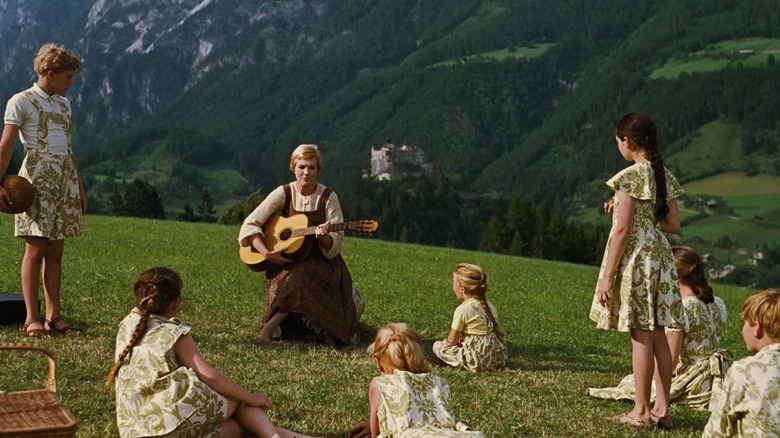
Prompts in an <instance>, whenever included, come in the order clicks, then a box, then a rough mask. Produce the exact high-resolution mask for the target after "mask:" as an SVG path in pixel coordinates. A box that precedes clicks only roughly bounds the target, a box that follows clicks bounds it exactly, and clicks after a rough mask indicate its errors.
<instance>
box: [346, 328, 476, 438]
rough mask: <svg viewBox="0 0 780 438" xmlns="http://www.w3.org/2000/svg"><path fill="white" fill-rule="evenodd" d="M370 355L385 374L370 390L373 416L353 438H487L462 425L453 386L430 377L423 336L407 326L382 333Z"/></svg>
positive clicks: (359, 424) (378, 378) (355, 430)
mask: <svg viewBox="0 0 780 438" xmlns="http://www.w3.org/2000/svg"><path fill="white" fill-rule="evenodd" d="M368 351H369V353H370V354H371V356H372V357H373V358H374V361H375V362H376V366H377V368H379V372H380V374H381V375H379V376H377V377H374V379H373V380H371V384H370V385H369V386H368V401H369V405H370V407H371V414H370V418H369V421H368V424H366V422H362V423H358V424H357V425H355V426H354V427H353V428H352V429H351V430H350V432H349V436H350V437H353V438H357V437H363V436H368V434H369V432H370V434H371V435H370V436H371V437H373V438H376V437H385V438H389V437H394V436H395V437H398V436H403V437H434V436H435V437H484V436H485V434H484V433H482V432H478V431H471V430H469V428H468V427H467V426H466V425H465V424H463V423H461V422H459V421H457V420H456V418H455V416H454V415H453V414H452V410H451V409H450V402H449V399H450V390H449V385H448V384H447V381H446V380H444V379H443V378H441V377H439V376H434V375H433V374H431V373H430V369H429V368H428V365H427V364H426V363H425V355H424V353H423V348H422V344H421V343H420V335H419V334H418V333H417V332H416V331H415V330H414V329H412V328H411V327H409V326H408V325H406V324H404V323H393V324H387V325H386V326H384V327H382V328H381V329H379V331H378V332H377V334H376V338H375V340H374V343H373V344H371V345H370V346H369V347H368Z"/></svg>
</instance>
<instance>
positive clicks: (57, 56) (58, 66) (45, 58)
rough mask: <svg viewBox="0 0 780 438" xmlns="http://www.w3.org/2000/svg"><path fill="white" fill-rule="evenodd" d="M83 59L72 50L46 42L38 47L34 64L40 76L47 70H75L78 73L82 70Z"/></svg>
mask: <svg viewBox="0 0 780 438" xmlns="http://www.w3.org/2000/svg"><path fill="white" fill-rule="evenodd" d="M81 65H82V62H81V59H80V58H79V57H78V56H76V55H74V54H73V53H72V52H71V51H70V50H68V49H65V48H63V47H60V46H57V45H56V44H53V43H48V44H44V45H43V46H41V48H40V49H38V54H37V55H36V56H35V61H34V62H33V66H34V67H35V72H36V73H38V76H43V75H45V74H46V72H47V71H49V70H52V71H54V72H58V73H59V72H61V71H66V70H73V71H75V72H76V73H80V72H81Z"/></svg>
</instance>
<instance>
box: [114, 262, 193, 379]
mask: <svg viewBox="0 0 780 438" xmlns="http://www.w3.org/2000/svg"><path fill="white" fill-rule="evenodd" d="M181 288H182V281H181V277H180V276H179V274H178V273H177V272H176V271H173V270H171V269H168V268H161V267H157V268H152V269H149V270H147V271H145V272H143V273H142V274H141V275H139V276H138V279H137V280H136V281H135V286H134V290H135V307H136V308H137V309H138V310H139V311H140V313H141V318H140V319H139V321H138V324H137V325H136V326H135V330H134V331H133V335H132V336H131V337H130V342H129V343H128V344H127V346H126V347H125V349H124V350H122V353H120V354H119V358H117V361H116V363H114V366H113V367H112V368H111V371H110V372H109V373H108V380H107V381H106V386H108V387H110V388H113V387H114V381H115V380H116V376H117V374H119V369H120V368H122V365H124V363H125V359H126V358H127V356H129V355H130V353H131V352H132V351H133V348H135V346H136V345H137V344H138V342H139V341H140V340H141V338H143V336H144V334H145V333H146V326H147V323H148V321H149V316H150V315H162V314H164V313H165V312H166V310H168V308H169V307H170V306H171V303H173V301H174V300H175V299H177V298H179V297H180V296H181Z"/></svg>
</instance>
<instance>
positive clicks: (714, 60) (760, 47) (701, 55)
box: [650, 38, 780, 79]
mask: <svg viewBox="0 0 780 438" xmlns="http://www.w3.org/2000/svg"><path fill="white" fill-rule="evenodd" d="M745 51H749V52H745ZM779 53H780V40H777V39H770V38H745V39H739V40H726V41H722V42H720V43H718V44H712V45H709V46H707V47H706V48H705V49H704V50H701V51H698V52H693V53H688V54H687V56H685V57H677V58H674V59H670V60H668V61H667V62H666V64H664V65H663V66H662V67H660V68H658V69H656V70H655V71H653V72H652V73H651V74H650V78H651V79H661V78H664V79H675V78H677V77H678V76H679V75H680V74H681V73H688V74H691V73H699V72H708V71H717V70H722V69H725V68H729V67H731V66H733V65H735V64H737V63H739V64H742V65H744V66H745V67H753V66H764V65H766V64H767V61H768V58H769V56H770V55H771V56H774V57H775V58H776V57H777V55H778V54H779Z"/></svg>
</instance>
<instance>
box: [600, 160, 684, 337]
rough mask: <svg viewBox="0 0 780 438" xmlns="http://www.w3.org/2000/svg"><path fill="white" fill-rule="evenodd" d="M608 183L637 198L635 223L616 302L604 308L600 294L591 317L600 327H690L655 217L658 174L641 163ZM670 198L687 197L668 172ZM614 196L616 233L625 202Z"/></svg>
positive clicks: (621, 267) (615, 291)
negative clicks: (619, 214)
mask: <svg viewBox="0 0 780 438" xmlns="http://www.w3.org/2000/svg"><path fill="white" fill-rule="evenodd" d="M607 185H608V186H609V187H610V188H611V189H613V190H614V191H615V192H618V191H622V192H624V193H626V194H627V195H629V196H631V197H632V198H634V199H635V200H636V202H635V204H634V205H635V207H634V220H633V222H632V224H631V234H630V236H629V238H628V244H627V245H626V249H625V251H624V252H623V257H622V258H621V260H620V264H619V266H618V269H617V273H616V276H615V281H614V286H613V290H612V299H611V300H609V301H608V302H607V303H606V306H602V305H601V304H600V303H599V299H598V298H599V297H598V293H595V294H594V296H593V303H592V304H591V308H590V319H591V320H592V321H594V322H595V323H596V327H597V328H600V329H617V330H619V331H621V332H628V331H629V329H632V328H634V329H639V330H655V329H656V328H658V327H676V328H682V327H685V313H684V311H683V307H682V302H681V300H680V283H679V281H678V279H677V270H676V268H675V266H674V257H673V256H672V249H671V246H670V245H669V241H668V240H667V239H666V236H665V235H664V233H663V232H662V231H661V226H660V225H659V223H658V220H657V219H656V218H655V214H654V206H655V176H654V175H653V169H652V168H651V166H650V164H649V163H636V164H634V165H632V166H630V167H628V168H626V169H623V170H622V171H621V172H619V173H618V174H617V175H615V176H613V177H612V178H611V179H610V180H609V181H607ZM666 186H667V197H668V199H675V198H677V197H679V196H680V195H681V194H682V193H683V190H682V187H681V186H680V183H679V182H677V180H676V179H675V178H674V176H673V175H672V174H671V173H669V171H666ZM618 199H619V198H618V197H617V196H615V197H614V200H615V204H614V211H613V214H612V230H613V231H614V229H615V225H616V223H617V217H618V212H620V208H621V206H620V202H619V201H618ZM612 238H613V235H612V233H610V236H609V239H608V240H607V245H606V249H605V250H604V258H603V260H602V263H601V271H600V272H599V280H601V278H602V276H603V275H604V267H605V265H606V261H607V257H608V255H609V254H608V253H609V245H610V243H611V241H612Z"/></svg>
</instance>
